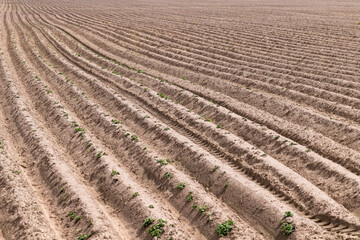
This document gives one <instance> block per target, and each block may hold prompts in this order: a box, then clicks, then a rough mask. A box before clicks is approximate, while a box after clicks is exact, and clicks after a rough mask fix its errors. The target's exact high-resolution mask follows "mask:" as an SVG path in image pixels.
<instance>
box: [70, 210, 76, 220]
mask: <svg viewBox="0 0 360 240" xmlns="http://www.w3.org/2000/svg"><path fill="white" fill-rule="evenodd" d="M69 217H70V219H71V220H73V219H75V217H76V213H75V212H69Z"/></svg>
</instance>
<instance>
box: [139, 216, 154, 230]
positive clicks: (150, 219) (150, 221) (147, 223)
mask: <svg viewBox="0 0 360 240" xmlns="http://www.w3.org/2000/svg"><path fill="white" fill-rule="evenodd" d="M154 221H155V220H154V219H153V218H147V219H145V220H144V222H143V224H142V226H143V227H144V228H146V227H147V226H150V225H151V224H152V223H153V222H154Z"/></svg>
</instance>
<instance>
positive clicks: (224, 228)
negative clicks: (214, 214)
mask: <svg viewBox="0 0 360 240" xmlns="http://www.w3.org/2000/svg"><path fill="white" fill-rule="evenodd" d="M233 228H234V222H233V221H232V220H227V221H225V222H223V223H221V224H219V225H218V226H217V227H216V233H217V234H218V236H219V237H224V236H226V235H228V233H230V232H231V230H233Z"/></svg>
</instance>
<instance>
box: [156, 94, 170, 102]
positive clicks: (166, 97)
mask: <svg viewBox="0 0 360 240" xmlns="http://www.w3.org/2000/svg"><path fill="white" fill-rule="evenodd" d="M157 95H159V96H160V97H161V98H164V99H165V100H167V99H168V96H165V94H163V93H158V94H157Z"/></svg>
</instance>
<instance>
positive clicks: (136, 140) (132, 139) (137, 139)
mask: <svg viewBox="0 0 360 240" xmlns="http://www.w3.org/2000/svg"><path fill="white" fill-rule="evenodd" d="M131 141H135V142H138V141H139V138H138V137H137V136H136V135H132V136H131Z"/></svg>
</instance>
